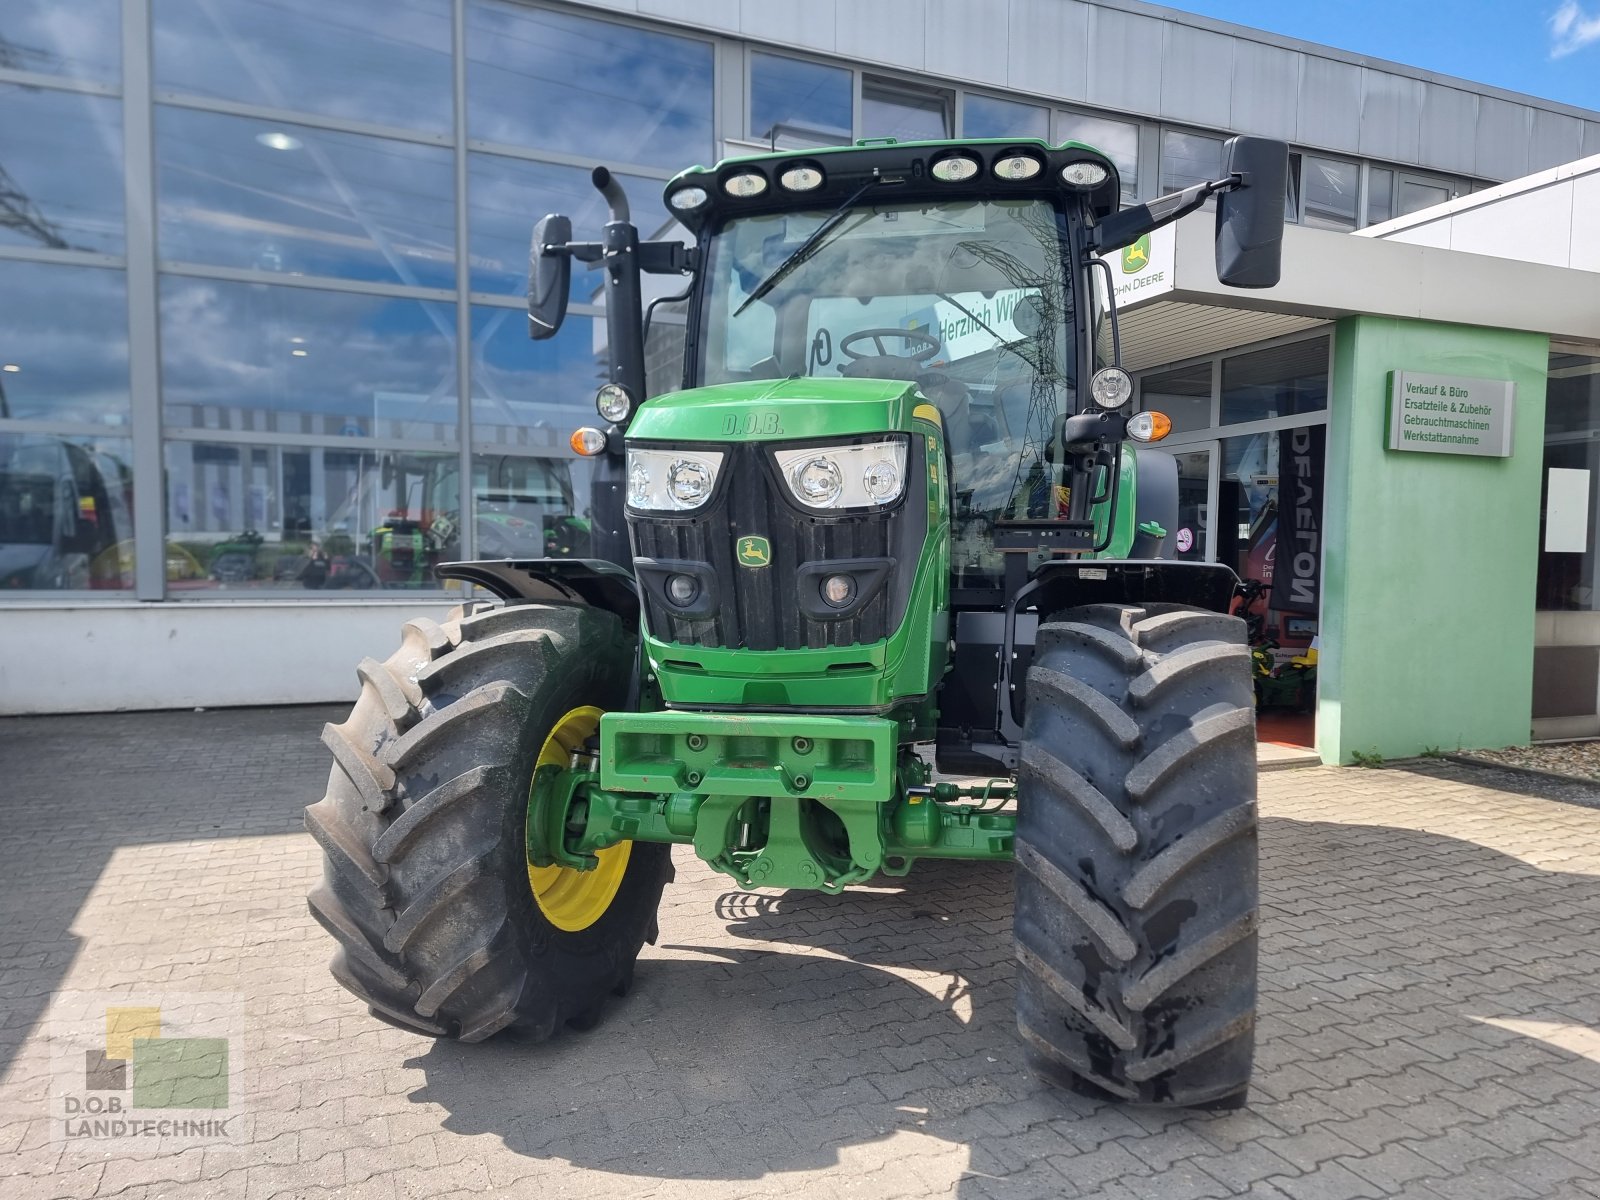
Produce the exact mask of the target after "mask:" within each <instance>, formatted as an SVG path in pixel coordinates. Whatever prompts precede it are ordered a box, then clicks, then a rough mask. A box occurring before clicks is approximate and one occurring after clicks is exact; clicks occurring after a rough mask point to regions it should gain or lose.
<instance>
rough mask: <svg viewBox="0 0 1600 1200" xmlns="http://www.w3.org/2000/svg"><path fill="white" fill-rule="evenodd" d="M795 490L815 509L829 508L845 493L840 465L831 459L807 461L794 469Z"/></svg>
mask: <svg viewBox="0 0 1600 1200" xmlns="http://www.w3.org/2000/svg"><path fill="white" fill-rule="evenodd" d="M794 489H795V493H796V494H797V495H798V496H799V497H800V499H802V500H804V501H805V502H806V503H807V504H809V505H811V506H812V507H813V508H827V507H828V506H829V505H830V504H832V503H834V502H835V501H836V500H838V499H839V495H840V493H841V492H843V491H844V477H843V476H842V475H841V474H840V473H839V464H838V463H836V462H834V461H833V459H831V458H812V459H807V460H806V461H805V462H803V463H801V464H800V465H799V466H798V467H796V468H795V469H794Z"/></svg>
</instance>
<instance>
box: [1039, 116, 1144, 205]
mask: <svg viewBox="0 0 1600 1200" xmlns="http://www.w3.org/2000/svg"><path fill="white" fill-rule="evenodd" d="M1056 136H1057V137H1058V138H1060V139H1061V140H1062V141H1064V142H1082V143H1083V144H1084V145H1086V146H1093V147H1094V148H1095V149H1096V150H1098V151H1100V153H1102V154H1104V155H1105V156H1106V157H1107V158H1109V159H1110V160H1111V161H1112V162H1114V163H1115V164H1116V165H1117V175H1118V176H1119V177H1120V178H1121V180H1122V195H1123V197H1124V198H1126V199H1130V200H1131V199H1132V198H1133V197H1134V196H1137V195H1138V194H1139V127H1138V126H1137V125H1135V124H1133V122H1131V121H1108V120H1106V119H1104V118H1103V117H1086V116H1084V115H1083V114H1082V113H1074V112H1064V113H1059V114H1057V117H1056Z"/></svg>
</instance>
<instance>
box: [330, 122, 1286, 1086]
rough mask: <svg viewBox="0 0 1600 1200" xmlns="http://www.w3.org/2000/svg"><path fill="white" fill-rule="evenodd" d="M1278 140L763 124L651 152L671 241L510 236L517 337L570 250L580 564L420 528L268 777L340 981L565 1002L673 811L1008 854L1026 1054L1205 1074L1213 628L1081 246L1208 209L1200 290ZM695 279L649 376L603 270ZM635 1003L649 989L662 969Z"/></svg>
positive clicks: (625, 922) (1231, 584)
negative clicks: (690, 146)
mask: <svg viewBox="0 0 1600 1200" xmlns="http://www.w3.org/2000/svg"><path fill="white" fill-rule="evenodd" d="M1286 171H1287V151H1286V149H1285V147H1284V145H1283V144H1282V143H1279V142H1271V141H1266V140H1263V139H1256V138H1243V137H1241V138H1235V139H1233V140H1232V141H1230V142H1229V143H1228V149H1227V159H1226V170H1225V172H1224V174H1223V175H1222V177H1221V178H1219V179H1217V180H1215V181H1212V182H1207V183H1201V184H1198V185H1196V186H1194V187H1190V188H1187V189H1185V190H1184V191H1182V192H1178V193H1175V194H1173V195H1170V196H1166V197H1162V198H1160V199H1157V200H1153V201H1151V202H1149V203H1147V204H1141V205H1137V206H1134V207H1131V208H1128V209H1125V210H1121V211H1119V197H1120V195H1121V187H1120V183H1119V180H1118V178H1117V172H1116V168H1115V167H1114V166H1113V164H1112V163H1111V161H1110V159H1109V158H1107V157H1106V156H1105V155H1103V154H1101V153H1099V152H1098V151H1096V150H1094V149H1092V148H1090V147H1088V146H1084V145H1081V144H1078V143H1067V144H1065V145H1062V146H1050V145H1047V144H1045V143H1043V142H1039V141H1028V140H1017V141H981V140H980V141H954V142H916V143H896V142H894V141H893V140H892V139H888V140H879V141H871V142H863V143H858V144H857V145H854V146H847V147H837V148H830V149H823V150H810V151H803V152H801V151H796V152H784V153H771V154H761V155H756V156H753V157H748V158H739V159H733V160H729V161H725V162H722V163H720V164H718V165H717V166H716V167H713V168H710V169H706V168H700V167H696V168H693V169H691V170H688V171H685V172H683V173H682V174H680V175H678V176H677V177H676V178H675V179H673V180H672V181H671V182H670V183H669V184H668V185H667V188H666V202H667V206H668V208H669V210H670V211H671V212H672V213H673V214H675V216H676V217H677V219H678V220H679V221H680V222H681V223H682V225H683V226H684V228H685V229H686V230H687V231H688V234H689V235H690V236H689V237H687V238H685V239H684V240H682V241H677V240H662V241H640V239H639V235H638V232H637V230H636V229H635V228H634V226H633V225H632V224H631V223H630V221H629V211H628V203H627V200H626V198H625V197H624V195H623V193H622V191H621V189H620V187H619V186H618V185H617V183H616V181H615V180H614V179H612V178H611V176H610V174H609V172H607V171H606V170H605V169H604V168H597V169H596V170H595V172H594V183H595V185H596V187H597V188H599V190H600V191H601V192H602V193H603V195H604V197H605V199H606V201H607V202H608V205H609V208H610V214H611V220H610V222H609V223H608V224H607V225H606V226H605V228H604V232H603V238H602V240H601V241H599V242H575V241H573V240H572V233H571V224H570V222H569V221H568V220H567V219H566V218H564V217H560V216H548V217H546V218H544V219H543V220H542V221H540V222H539V223H538V226H537V228H536V229H535V231H534V237H533V249H532V263H533V271H532V279H531V280H530V295H529V317H530V331H531V333H532V335H533V336H534V337H535V338H547V337H550V336H553V335H554V334H555V332H556V331H557V330H558V329H559V328H560V326H561V324H562V321H563V318H564V316H565V309H566V303H567V297H568V294H569V291H570V273H571V269H572V263H573V261H574V260H576V261H578V262H580V263H587V264H592V265H594V266H597V267H598V268H599V269H601V270H602V271H603V273H604V277H605V289H606V290H605V313H606V316H605V320H606V323H607V328H606V332H607V336H608V342H609V351H608V353H609V357H610V381H609V382H608V383H606V384H605V385H604V386H603V387H602V388H601V389H600V393H599V395H598V397H597V402H596V407H597V409H598V412H599V414H600V418H601V420H600V423H598V424H597V425H593V426H588V427H585V428H582V429H579V430H577V431H576V432H575V433H574V434H573V435H572V445H573V448H574V449H575V450H576V451H578V453H580V454H582V455H584V456H587V457H588V459H589V464H590V466H591V467H592V479H593V483H592V489H591V493H590V497H589V501H590V503H589V511H588V513H587V518H588V522H589V525H588V529H587V536H588V546H589V549H588V557H583V558H577V557H562V556H559V555H551V556H547V557H543V558H505V559H497V560H488V561H478V562H463V563H453V564H446V565H443V566H441V567H440V568H439V574H440V575H441V576H442V577H444V578H448V579H453V580H460V581H465V582H468V583H471V584H474V585H476V586H478V587H480V588H482V589H485V590H486V591H487V592H489V593H491V594H493V595H494V596H496V597H498V600H497V601H493V602H490V601H482V602H473V603H469V604H467V605H465V606H463V607H462V608H460V609H458V610H457V611H456V612H455V613H454V614H453V615H451V616H450V617H449V618H448V619H447V620H446V621H444V622H443V623H442V624H436V623H434V622H432V621H428V620H414V621H411V622H410V623H408V624H407V625H406V626H405V629H404V631H403V636H402V641H401V646H400V649H399V650H398V651H396V652H395V653H394V654H393V655H392V656H391V657H390V658H389V659H388V660H387V661H386V662H377V661H375V660H372V659H368V660H366V661H364V662H362V663H361V665H360V666H359V667H358V668H357V673H358V675H359V676H360V679H361V682H362V688H361V696H360V699H359V701H358V702H357V704H356V706H355V710H354V712H352V714H351V716H350V718H349V719H348V720H347V721H345V722H344V723H343V724H340V725H331V726H329V727H328V728H327V730H326V732H325V734H324V740H325V742H326V743H327V745H328V746H329V748H330V749H331V750H332V752H333V756H334V760H335V763H334V767H333V771H332V774H331V778H330V782H329V787H328V792H327V795H326V797H325V798H324V799H323V800H321V801H320V802H319V803H317V804H314V805H312V806H311V807H310V808H309V809H308V810H307V814H306V822H307V826H308V827H309V829H310V830H311V832H312V833H313V835H315V837H316V839H317V840H318V842H320V844H321V846H322V848H323V850H324V851H325V854H326V868H325V874H324V878H323V881H322V883H321V884H320V885H319V886H318V887H317V888H316V890H315V891H314V892H313V893H312V894H311V897H310V904H311V910H312V912H313V913H314V914H315V916H316V917H317V919H318V920H319V921H320V922H321V923H322V925H323V926H324V927H325V928H326V929H327V930H328V932H329V933H331V934H332V935H333V937H334V938H335V939H336V941H337V942H338V948H337V950H336V952H335V956H334V959H333V968H332V969H333V972H334V975H335V976H336V977H337V978H338V979H339V981H340V982H341V983H343V984H344V985H345V986H346V987H347V988H349V989H350V990H351V991H353V992H354V993H355V994H356V995H357V996H359V997H360V998H361V999H362V1000H363V1001H364V1002H365V1003H366V1004H368V1005H369V1006H370V1007H371V1009H372V1011H373V1012H374V1013H375V1014H376V1015H378V1016H380V1017H382V1018H384V1019H385V1020H388V1021H390V1022H392V1023H394V1024H396V1025H399V1026H401V1027H402V1028H405V1029H410V1030H414V1031H417V1032H420V1033H425V1034H431V1035H434V1036H439V1037H448V1038H457V1039H460V1040H463V1041H477V1040H480V1039H483V1038H486V1037H488V1036H490V1035H491V1034H494V1033H496V1032H498V1031H500V1030H504V1029H508V1028H512V1027H515V1028H516V1029H518V1030H519V1031H521V1032H522V1033H523V1034H524V1035H526V1036H529V1037H532V1038H535V1039H538V1038H543V1037H546V1036H549V1035H550V1034H552V1033H554V1032H556V1031H557V1030H559V1029H561V1028H562V1027H564V1026H571V1027H575V1028H579V1029H584V1028H588V1027H590V1026H592V1025H594V1024H595V1023H596V1022H597V1021H598V1020H599V1018H600V1016H601V1013H602V1009H603V1006H604V1004H605V1003H606V1000H607V997H609V996H612V995H619V994H621V993H623V992H624V991H625V990H626V989H627V988H628V987H629V985H630V983H631V980H632V977H633V971H634V963H635V960H636V958H637V957H638V954H639V951H640V948H641V946H642V945H643V943H644V942H646V941H653V940H654V939H655V937H656V934H657V927H656V910H657V905H658V903H659V901H660V898H661V894H662V889H663V887H664V885H665V884H666V883H667V882H668V880H669V879H670V877H671V874H672V866H671V853H672V849H671V848H672V846H673V845H674V844H681V845H683V846H685V847H689V848H691V849H692V852H693V853H694V854H695V855H696V856H698V857H699V858H700V859H701V860H703V861H704V862H705V863H707V864H709V865H710V866H712V867H713V868H715V869H716V870H718V871H720V872H722V873H723V874H725V875H727V876H728V877H729V878H731V879H733V880H735V881H736V882H737V883H738V884H739V885H740V886H743V887H769V888H807V889H820V890H823V891H829V892H834V891H838V890H839V889H841V888H845V887H848V886H850V885H851V884H855V883H859V882H862V881H865V880H870V879H873V878H874V877H875V876H878V875H880V874H881V875H888V876H899V875H905V874H906V873H907V872H909V871H911V870H913V869H914V867H915V864H916V863H917V861H918V860H920V859H933V858H943V859H983V860H995V859H1014V860H1015V862H1016V866H1017V870H1016V914H1015V923H1014V924H1015V953H1016V960H1017V964H1018V990H1017V1020H1018V1027H1019V1029H1020V1032H1021V1036H1022V1040H1023V1042H1024V1043H1025V1045H1026V1048H1027V1051H1028V1053H1029V1055H1030V1057H1031V1059H1032V1060H1033V1061H1034V1063H1035V1065H1036V1066H1037V1068H1038V1069H1039V1070H1040V1071H1041V1073H1043V1074H1045V1075H1046V1076H1047V1077H1049V1078H1052V1079H1056V1080H1059V1081H1061V1082H1063V1083H1066V1084H1068V1085H1070V1086H1072V1087H1074V1088H1076V1089H1079V1090H1081V1091H1084V1092H1087V1093H1089V1094H1092V1095H1096V1096H1101V1097H1112V1098H1116V1099H1120V1100H1124V1101H1129V1102H1134V1103H1147V1104H1167V1105H1198V1106H1210V1107H1223V1108H1226V1107H1234V1106H1237V1105H1239V1104H1242V1103H1243V1102H1244V1098H1245V1095H1246V1091H1247V1089H1248V1086H1249V1082H1250V1069H1251V1060H1252V1052H1253V1039H1254V1022H1255V995H1256V922H1257V878H1256V814H1255V788H1256V766H1255V745H1254V714H1253V695H1252V683H1251V660H1250V651H1249V648H1248V646H1247V644H1246V639H1245V629H1244V623H1243V622H1242V621H1241V620H1239V619H1238V618H1237V617H1234V616H1230V615H1228V612H1229V608H1230V605H1231V603H1232V602H1233V599H1234V596H1235V590H1236V586H1237V580H1236V578H1235V577H1234V575H1233V573H1232V572H1231V571H1229V570H1228V569H1227V568H1226V567H1222V566H1218V565H1215V564H1206V563H1185V562H1177V561H1171V560H1168V559H1165V558H1163V557H1162V551H1163V550H1164V549H1165V545H1166V541H1165V538H1166V531H1167V530H1170V529H1175V528H1177V503H1178V475H1177V468H1176V464H1175V461H1174V459H1173V458H1172V457H1171V456H1170V455H1167V454H1164V453H1162V452H1161V451H1159V450H1156V449H1154V448H1153V447H1152V446H1151V444H1150V443H1153V442H1156V441H1159V440H1160V438H1161V437H1162V436H1164V435H1165V433H1166V432H1167V430H1168V429H1169V428H1170V422H1169V421H1168V420H1167V418H1166V417H1164V416H1163V415H1162V414H1160V413H1156V412H1148V411H1147V412H1138V413H1134V412H1132V411H1131V394H1132V383H1131V380H1130V378H1129V376H1128V375H1127V373H1126V372H1125V371H1123V369H1122V368H1121V366H1120V365H1119V359H1120V348H1119V345H1118V334H1117V317H1116V311H1115V304H1114V299H1113V280H1112V276H1111V270H1110V268H1109V267H1108V266H1107V263H1106V258H1105V257H1104V256H1107V255H1109V254H1111V252H1113V251H1116V250H1118V249H1120V248H1122V247H1126V246H1131V245H1135V244H1137V243H1138V241H1139V239H1140V238H1142V237H1144V236H1145V235H1147V234H1149V233H1150V232H1151V231H1152V230H1154V229H1156V228H1158V227H1159V226H1162V225H1165V224H1167V223H1169V222H1171V221H1174V220H1176V219H1177V218H1178V217H1180V216H1182V215H1184V214H1185V213H1188V212H1192V211H1194V210H1196V209H1198V208H1200V207H1201V206H1202V205H1203V204H1205V203H1206V202H1207V201H1208V200H1210V199H1211V198H1213V197H1215V198H1216V201H1215V202H1216V204H1217V215H1216V227H1217V238H1216V240H1217V268H1218V276H1219V278H1220V279H1221V280H1222V281H1223V282H1224V283H1225V284H1229V285H1232V286H1237V287H1266V286H1270V285H1272V284H1274V283H1275V282H1276V281H1277V278H1278V270H1279V257H1280V249H1281V239H1282V229H1283V208H1284V195H1285V180H1286ZM644 273H649V274H659V275H687V276H689V278H690V283H689V290H688V291H687V293H686V296H687V308H688V318H687V331H686V342H685V351H684V362H683V386H682V388H681V390H678V391H675V392H671V393H669V394H666V395H660V396H656V397H654V398H652V399H648V400H647V399H645V396H646V390H645V366H644V364H645V336H646V321H645V319H644V313H643V304H642V300H641V291H642V288H641V275H642V274H644ZM666 1002H668V1003H670V999H668V1000H667V1001H666Z"/></svg>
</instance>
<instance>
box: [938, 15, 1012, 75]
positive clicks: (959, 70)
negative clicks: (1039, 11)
mask: <svg viewBox="0 0 1600 1200" xmlns="http://www.w3.org/2000/svg"><path fill="white" fill-rule="evenodd" d="M1010 13H1011V5H1010V0H928V23H927V25H926V27H925V28H924V31H923V41H924V48H923V61H924V62H925V64H926V69H927V70H929V71H931V72H933V73H934V74H935V75H948V76H950V77H951V78H954V79H994V80H1000V79H1004V78H1005V77H1006V55H1007V54H1008V53H1009V52H1010V44H1009V28H1010Z"/></svg>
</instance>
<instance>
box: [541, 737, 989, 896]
mask: <svg viewBox="0 0 1600 1200" xmlns="http://www.w3.org/2000/svg"><path fill="white" fill-rule="evenodd" d="M895 733H896V725H895V723H894V722H892V721H889V720H884V719H882V718H876V717H801V716H789V715H778V714H773V715H766V714H752V715H745V714H741V715H739V716H736V717H733V716H723V715H720V714H699V713H680V712H671V711H667V712H656V713H607V714H606V715H605V716H604V717H603V718H602V719H601V731H600V769H599V771H598V772H596V771H595V770H593V769H584V768H583V767H579V766H574V767H571V768H566V767H542V768H540V769H539V770H538V771H536V772H535V774H534V780H533V786H532V788H531V790H530V793H529V807H528V861H529V862H530V863H532V864H534V865H535V866H548V865H551V864H558V865H561V866H566V867H571V868H574V869H576V870H589V869H592V868H593V866H594V864H595V862H596V858H595V854H596V853H597V852H598V851H600V850H603V849H605V848H606V847H608V846H613V845H615V844H617V843H618V842H623V841H638V842H674V843H679V844H683V845H692V846H693V847H694V851H695V854H696V855H697V856H698V857H699V858H701V859H702V860H703V861H704V862H706V863H707V864H708V865H709V866H711V867H712V868H714V869H715V870H717V871H720V872H722V873H723V874H725V875H727V876H729V877H730V878H732V879H734V880H736V881H737V882H738V883H739V884H740V885H741V886H743V887H777V888H804V889H812V890H818V891H825V892H837V891H839V890H841V889H842V888H844V887H846V886H848V885H849V884H852V883H859V882H861V881H863V880H866V879H869V878H871V877H872V876H873V875H875V874H877V873H878V872H880V871H882V872H883V873H885V874H887V875H904V874H906V873H907V872H908V871H910V869H911V866H912V864H913V863H914V862H915V861H916V860H917V859H919V858H965V859H1002V860H1003V859H1009V858H1010V857H1011V854H1012V840H1013V835H1014V833H1015V829H1016V814H1015V812H1014V811H1013V810H1005V809H1003V808H1002V807H1001V806H1004V805H1005V804H1006V802H1007V801H1008V800H1009V799H1010V798H1011V788H1010V786H1009V784H1005V783H991V784H987V785H979V786H977V787H970V788H969V787H963V786H959V785H956V784H952V783H936V784H930V783H928V782H927V772H926V769H925V768H924V767H923V765H922V763H921V762H920V761H918V760H917V759H915V758H914V757H913V756H911V755H910V754H909V753H903V752H902V751H901V750H900V748H899V747H898V746H897V744H896V738H895ZM973 801H975V803H973Z"/></svg>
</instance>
